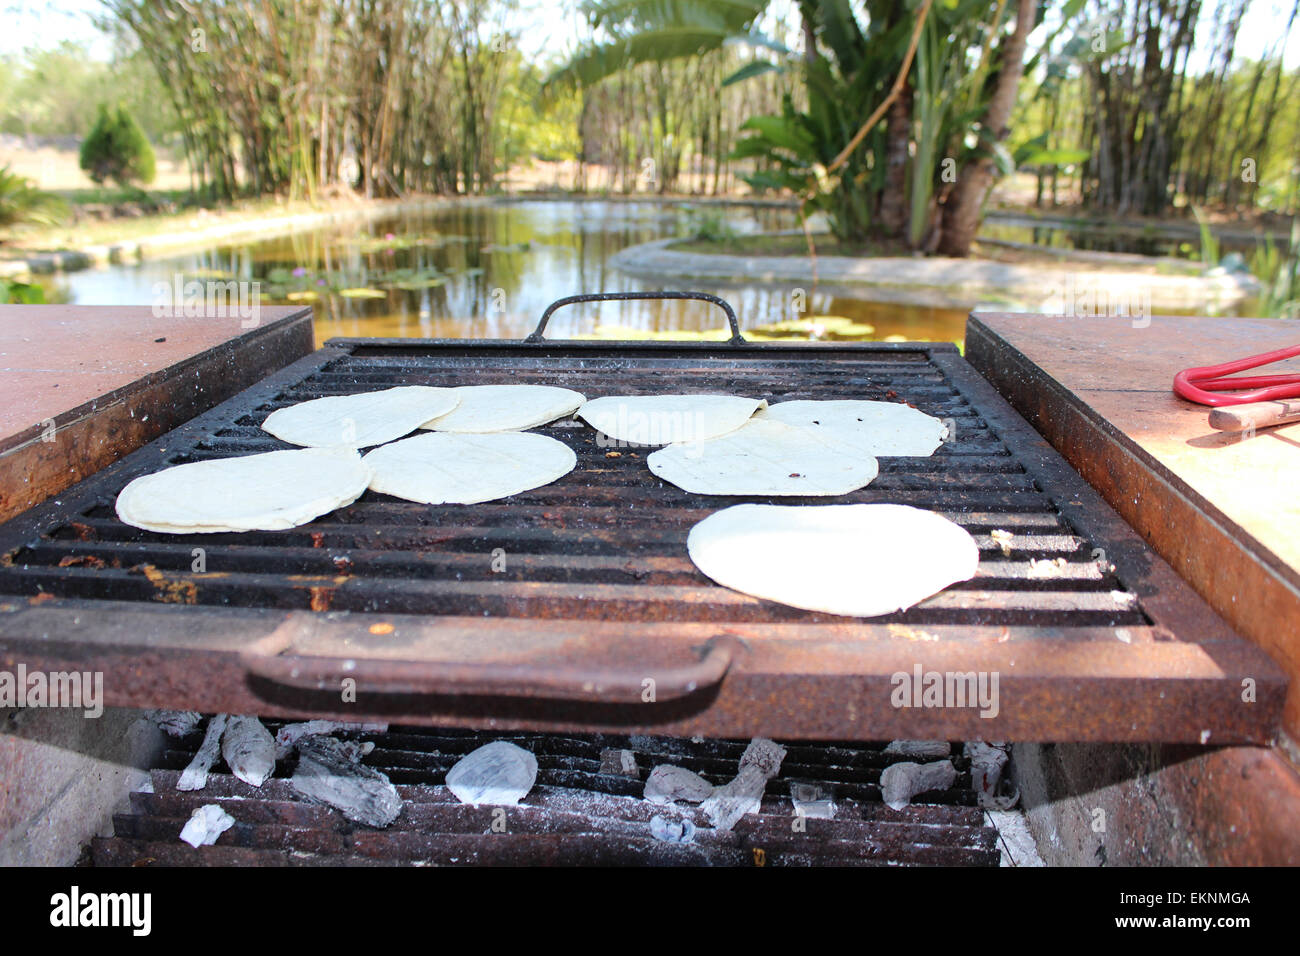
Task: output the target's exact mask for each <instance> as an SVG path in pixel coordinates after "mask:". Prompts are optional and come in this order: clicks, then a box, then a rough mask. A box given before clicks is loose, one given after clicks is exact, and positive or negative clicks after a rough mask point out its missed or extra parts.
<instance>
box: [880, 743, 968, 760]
mask: <svg viewBox="0 0 1300 956" xmlns="http://www.w3.org/2000/svg"><path fill="white" fill-rule="evenodd" d="M885 753H887V754H899V755H900V756H903V757H946V756H948V755H949V754H950V753H952V747H951V746H949V744H948V741H946V740H892V741H890V743H889V746H888V747H886V748H885Z"/></svg>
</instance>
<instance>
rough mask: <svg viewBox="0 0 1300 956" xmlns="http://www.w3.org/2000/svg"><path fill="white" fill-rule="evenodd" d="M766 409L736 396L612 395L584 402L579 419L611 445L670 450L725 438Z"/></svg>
mask: <svg viewBox="0 0 1300 956" xmlns="http://www.w3.org/2000/svg"><path fill="white" fill-rule="evenodd" d="M766 407H767V402H765V401H762V400H760V399H753V398H738V397H737V396H735V395H610V396H607V397H605V398H593V399H592V400H591V401H589V402H587V403H586V404H585V405H583V406H582V408H580V409H578V417H579V418H581V419H583V420H584V421H586V422H587V424H589V425H591V427H592V428H594V429H596V431H598V432H600V433H601V434H603V435H606V436H608V437H609V438H612V439H614V440H615V441H619V442H625V443H627V444H629V445H670V444H672V443H674V442H680V441H704V440H705V439H707V438H716V437H717V436H718V435H725V434H726V433H727V432H730V431H735V430H736V429H737V428H739V427H740V426H741V425H743V424H745V422H747V421H749V419H750V417H751V416H752V415H753V414H754V412H756V411H758V410H759V409H760V408H766Z"/></svg>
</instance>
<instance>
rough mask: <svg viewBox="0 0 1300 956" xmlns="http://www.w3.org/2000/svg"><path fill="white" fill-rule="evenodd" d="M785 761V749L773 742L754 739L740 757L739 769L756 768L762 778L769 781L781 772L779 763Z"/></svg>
mask: <svg viewBox="0 0 1300 956" xmlns="http://www.w3.org/2000/svg"><path fill="white" fill-rule="evenodd" d="M784 759H785V748H784V747H782V746H781V745H780V744H778V743H777V742H776V741H775V740H768V739H767V738H766V737H755V738H754V739H753V740H751V741H750V742H749V746H748V747H746V748H745V752H744V753H743V754H741V755H740V769H741V770H744V769H745V768H746V767H757V768H758V769H759V770H760V771H762V773H763V776H764V777H766V778H767V779H768V780H771V779H772V778H773V777H775V776H776V775H777V774H778V773H780V772H781V761H782V760H784Z"/></svg>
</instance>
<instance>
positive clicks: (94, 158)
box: [81, 105, 155, 186]
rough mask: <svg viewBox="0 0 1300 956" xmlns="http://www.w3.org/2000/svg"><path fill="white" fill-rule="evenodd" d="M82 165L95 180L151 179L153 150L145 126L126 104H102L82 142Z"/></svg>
mask: <svg viewBox="0 0 1300 956" xmlns="http://www.w3.org/2000/svg"><path fill="white" fill-rule="evenodd" d="M81 168H82V169H83V170H85V172H86V174H87V175H88V176H90V178H91V179H93V180H94V181H95V182H96V183H99V184H100V185H103V184H104V183H105V182H106V181H107V180H110V179H111V180H113V182H115V183H117V184H118V185H119V186H127V185H130V184H134V183H151V182H153V178H154V170H155V165H154V153H153V147H152V146H150V145H149V140H148V139H147V138H145V135H144V130H142V129H141V128H140V124H139V123H137V122H136V121H135V119H134V118H133V117H132V116H131V114H130V113H128V112H127V111H126V109H125V108H123V107H121V106H118V107H114V108H111V109H110V108H109V107H107V106H103V105H101V106H100V108H99V114H98V116H96V118H95V125H94V126H93V127H91V130H90V132H89V133H88V134H87V135H86V138H85V139H84V140H83V141H82V143H81Z"/></svg>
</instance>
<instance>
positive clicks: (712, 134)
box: [105, 0, 1300, 251]
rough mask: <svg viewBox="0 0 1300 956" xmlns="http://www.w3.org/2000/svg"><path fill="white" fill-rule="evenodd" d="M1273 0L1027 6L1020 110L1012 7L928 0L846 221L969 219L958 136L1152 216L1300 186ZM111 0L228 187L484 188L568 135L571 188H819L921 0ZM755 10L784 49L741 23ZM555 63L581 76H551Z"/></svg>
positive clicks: (1296, 126)
mask: <svg viewBox="0 0 1300 956" xmlns="http://www.w3.org/2000/svg"><path fill="white" fill-rule="evenodd" d="M1264 2H1265V0H1218V2H1215V3H1208V2H1206V0H1046V2H1043V3H1038V4H1034V5H1033V9H1032V10H1031V11H1030V12H1031V13H1032V14H1033V26H1034V30H1033V32H1032V33H1031V34H1030V37H1029V42H1028V44H1027V45H1026V47H1025V50H1024V54H1023V60H1024V67H1025V69H1024V79H1023V80H1022V81H1021V82H1020V83H1019V88H1018V90H1016V91H1015V108H1014V110H1013V111H1012V112H1011V115H1010V117H1009V118H1008V119H1006V120H1004V119H1003V118H1002V117H1001V116H999V115H993V114H989V113H987V109H988V108H989V106H990V104H992V105H997V97H996V96H995V95H994V94H995V93H996V91H997V88H998V84H999V82H1000V81H1001V79H1002V77H1001V65H1002V63H1003V62H1010V61H1011V59H1012V58H1010V57H1008V56H1007V52H1008V50H1009V44H1010V41H1011V40H1012V39H1014V37H1015V35H1016V32H1017V18H1016V15H1015V13H1016V11H1017V10H1019V9H1023V5H1022V4H1019V3H1017V2H1015V0H950V2H940V3H936V4H934V8H933V12H932V14H931V22H930V23H929V24H928V25H927V26H926V29H925V32H923V33H922V34H921V39H920V46H919V48H918V50H917V54H916V63H915V65H914V67H913V70H912V72H911V73H910V75H909V76H908V77H907V81H906V84H905V85H904V86H903V88H902V89H901V92H900V95H899V96H898V98H897V99H896V100H895V101H894V102H893V104H892V106H891V108H890V109H889V110H888V111H887V113H886V114H885V115H883V116H882V117H881V119H880V121H879V123H878V124H877V126H876V128H875V129H874V130H873V131H871V133H870V135H869V136H868V137H867V139H866V140H865V142H864V145H863V148H862V149H861V150H859V151H857V152H855V153H854V154H852V155H851V156H850V157H849V159H848V161H847V163H846V165H845V168H844V170H843V175H842V176H841V177H840V179H839V181H840V182H842V183H847V184H867V185H866V186H863V188H862V189H858V188H857V187H853V188H846V189H844V190H841V193H842V194H841V195H840V196H839V197H838V198H837V199H835V200H834V202H832V203H831V204H830V205H829V206H828V207H827V208H829V209H830V210H831V211H832V212H834V213H835V214H837V215H838V216H839V217H840V218H841V219H842V220H843V221H844V222H845V223H847V224H848V227H847V231H848V232H850V233H854V234H859V235H865V234H869V233H874V234H876V235H880V234H882V231H883V234H885V235H895V236H898V237H900V241H903V242H906V243H908V244H910V245H912V246H913V247H916V248H924V249H930V248H934V247H935V246H936V245H941V246H946V247H947V248H948V251H959V247H960V246H961V245H962V242H960V241H958V242H956V243H953V242H946V241H945V240H944V237H945V236H948V237H952V236H953V235H957V237H958V239H959V240H964V239H965V238H967V235H966V234H967V233H969V230H970V228H971V223H972V221H973V220H972V219H971V217H970V216H969V215H965V216H960V217H959V216H957V215H956V212H955V209H956V206H957V204H958V202H957V201H958V200H960V199H962V197H961V196H960V188H959V187H960V184H959V185H958V188H957V189H956V191H954V185H953V183H952V181H951V178H950V177H945V176H944V175H942V171H943V170H944V168H945V167H950V166H951V162H947V163H946V162H945V161H946V160H949V159H950V157H956V162H957V165H958V167H959V169H960V170H962V171H963V173H964V172H966V171H969V172H973V173H978V174H979V176H980V177H982V178H984V179H990V178H992V177H993V176H994V175H996V174H1002V173H1006V172H1008V171H1009V170H1010V169H1011V168H1012V167H1013V166H1015V167H1019V168H1020V169H1022V170H1028V171H1030V172H1034V173H1037V174H1038V185H1039V188H1038V200H1039V201H1040V202H1055V201H1056V199H1057V198H1058V197H1059V198H1061V199H1062V201H1066V202H1079V203H1082V205H1084V206H1085V207H1091V208H1093V209H1097V210H1101V211H1106V212H1110V213H1118V214H1137V215H1160V214H1163V213H1166V212H1168V211H1169V210H1170V209H1171V208H1172V207H1175V206H1187V205H1192V204H1201V205H1205V204H1225V205H1228V206H1235V207H1250V206H1256V205H1264V206H1267V207H1269V208H1272V209H1275V210H1277V211H1295V210H1296V209H1297V205H1298V195H1297V182H1298V181H1300V170H1297V168H1296V165H1295V164H1296V159H1295V157H1296V155H1297V153H1298V152H1300V71H1297V70H1295V69H1291V70H1286V69H1284V68H1283V66H1282V59H1281V54H1282V50H1283V49H1284V48H1285V46H1286V43H1287V41H1288V38H1289V37H1290V35H1291V31H1292V28H1293V27H1294V26H1296V22H1295V21H1296V20H1297V10H1298V9H1300V0H1290V2H1288V3H1286V4H1285V5H1284V6H1282V8H1281V10H1280V12H1279V13H1278V14H1277V15H1276V16H1277V19H1276V23H1277V29H1276V30H1275V31H1274V32H1273V35H1272V36H1271V37H1270V38H1269V39H1268V41H1267V42H1266V43H1265V44H1264V52H1263V55H1262V56H1259V57H1258V58H1256V59H1252V60H1244V59H1242V58H1241V57H1240V56H1239V55H1238V53H1237V48H1238V46H1239V44H1240V40H1241V34H1242V30H1243V26H1242V25H1243V22H1244V21H1245V20H1246V14H1247V13H1248V11H1250V10H1251V9H1252V4H1263V3H1264ZM105 6H106V8H107V11H108V14H109V15H108V17H107V19H106V23H108V24H109V25H110V26H111V27H112V28H113V29H114V30H116V31H117V32H118V33H119V34H120V35H122V36H123V37H126V38H127V39H128V40H129V42H130V46H131V47H133V48H134V49H135V50H136V53H135V55H136V56H140V57H145V58H147V60H148V61H149V63H150V64H151V65H152V67H153V69H154V70H155V71H156V73H157V75H158V77H159V79H160V81H161V86H162V89H164V90H165V91H166V95H167V96H168V97H169V103H168V104H167V105H168V110H167V112H168V113H169V114H173V113H174V116H175V125H176V135H177V136H178V138H179V140H180V142H181V145H182V146H183V149H184V152H185V154H186V157H187V159H188V161H189V165H190V168H191V170H192V172H193V175H194V177H195V180H196V186H197V187H198V188H199V189H200V190H202V191H203V192H205V193H207V194H208V195H210V196H212V197H213V198H227V197H231V196H234V195H237V194H266V193H282V194H283V193H287V194H293V195H314V194H316V193H317V192H319V191H322V190H324V191H328V190H332V189H356V190H358V191H359V192H361V193H363V194H365V195H366V196H398V195H404V194H407V193H418V192H434V193H483V192H488V191H492V190H495V189H499V188H503V187H504V188H508V187H509V186H510V185H511V183H510V182H509V181H507V180H506V176H507V175H508V173H509V171H510V170H511V169H512V168H514V167H517V166H519V165H523V164H527V163H528V161H529V160H532V159H542V160H567V161H571V162H570V163H569V164H568V167H567V168H571V170H572V171H571V172H570V173H566V174H565V176H564V178H562V179H561V178H558V177H557V178H555V179H554V180H552V181H550V182H547V183H544V184H542V185H549V186H553V187H558V188H562V189H573V190H578V191H583V190H604V189H608V190H614V191H621V192H632V191H653V192H661V193H662V192H699V193H712V194H722V193H728V192H735V191H738V190H739V191H744V190H745V189H746V188H747V187H746V184H749V185H750V186H752V187H753V188H757V189H769V190H771V189H776V190H777V191H782V187H784V189H785V191H787V192H788V190H789V189H790V188H792V186H791V184H792V183H793V184H796V185H798V184H799V183H805V182H806V183H808V184H810V186H809V188H813V187H814V186H816V183H815V180H816V178H817V177H818V176H822V175H823V173H824V169H823V167H825V166H826V158H827V157H833V156H836V155H838V154H839V153H840V152H841V150H842V148H843V147H844V146H845V144H846V143H847V142H848V141H849V139H850V137H851V136H852V135H853V133H854V131H855V130H856V129H857V127H858V125H859V124H860V123H861V121H862V120H863V119H865V118H866V116H867V115H868V114H869V113H870V112H871V110H872V109H873V108H874V107H875V106H876V105H877V104H878V103H879V102H880V101H881V100H882V99H883V97H884V95H885V93H886V90H887V88H888V86H889V84H890V82H891V81H892V79H893V77H894V73H895V72H896V69H897V66H898V64H899V63H900V62H901V60H902V53H903V48H904V47H905V46H906V40H907V38H908V35H909V34H910V32H911V30H912V24H913V22H914V20H915V18H916V11H917V9H918V8H919V6H920V2H919V0H917V2H912V3H892V2H885V0H863V2H858V0H852V2H851V0H798V2H794V0H792V2H789V3H787V4H785V6H784V7H782V6H781V5H779V4H778V5H776V6H775V7H774V8H773V10H769V9H767V8H768V5H767V4H765V3H762V2H757V0H753V2H751V0H728V2H727V3H720V2H711V0H673V2H671V3H669V2H665V3H662V4H655V3H646V2H640V3H632V2H629V0H619V2H610V0H606V2H595V0H589V2H582V3H578V2H576V0H575V2H570V3H562V4H555V5H554V8H555V9H557V11H558V10H563V11H564V13H565V15H572V14H574V13H575V12H576V14H577V15H576V17H575V20H574V22H575V23H577V24H578V25H579V26H578V27H577V36H576V39H574V38H572V37H570V38H569V39H568V40H563V39H561V40H559V41H557V42H556V43H555V44H553V45H550V46H548V47H547V49H548V51H550V50H553V51H554V52H548V53H547V54H545V55H534V56H531V57H530V56H528V55H526V54H524V53H523V52H521V45H520V43H519V42H518V41H519V39H520V38H519V37H518V36H517V35H515V34H514V33H512V31H517V30H519V29H520V27H519V21H518V18H517V17H516V16H514V14H515V13H516V12H517V11H515V9H514V6H515V5H514V4H511V3H508V2H505V0H223V2H220V3H206V2H202V3H200V2H193V0H105ZM715 10H723V11H726V12H725V13H724V14H717V15H716V17H717V18H718V24H719V26H718V30H719V31H720V33H719V36H718V37H717V38H716V39H717V42H710V43H705V44H701V43H700V42H699V40H698V32H697V33H696V34H692V37H693V38H692V39H688V40H687V41H682V40H680V39H678V40H677V41H676V42H677V44H678V45H677V46H673V45H672V43H673V42H674V41H672V40H665V39H664V37H666V36H667V37H671V36H673V35H675V34H674V31H673V29H672V28H673V27H674V24H673V23H671V22H659V23H655V22H654V21H653V20H652V18H651V16H650V14H651V13H653V14H654V15H655V16H657V17H659V19H660V20H661V21H663V20H664V18H668V19H669V20H671V18H673V17H678V18H686V19H688V20H691V21H692V22H693V23H695V24H709V23H711V22H712V20H711V18H714V17H715V13H714V12H713V11H715ZM629 11H630V12H629ZM1288 14H1289V15H1288ZM620 16H621V17H622V20H621V21H620V20H618V19H617V18H618V17H620ZM758 16H762V17H763V18H765V19H763V21H762V22H761V23H758V25H759V26H761V27H762V32H765V33H766V34H768V35H769V36H770V37H773V38H775V39H777V40H779V41H780V42H781V43H783V44H787V45H788V46H789V49H786V50H785V51H784V52H783V53H782V52H774V50H776V48H777V47H779V46H780V44H773V45H770V46H769V47H768V48H762V47H761V46H759V47H755V46H754V45H752V44H746V43H745V42H744V41H745V40H746V39H747V36H752V34H753V33H755V32H758V31H757V30H756V27H755V24H756V22H757V21H756V20H755V17H758ZM548 17H549V11H548ZM557 17H558V13H557ZM727 18H731V19H734V20H735V22H734V23H733V22H730V20H728V19H727ZM678 26H680V25H678ZM651 28H653V29H651ZM680 34H681V30H680V29H678V30H677V31H676V35H680ZM723 35H725V36H726V39H727V42H726V43H723V42H721V37H722V36H723ZM557 36H560V37H563V36H564V33H563V31H557ZM611 37H613V38H614V40H616V41H617V43H616V44H614V45H612V46H610V45H608V44H607V47H608V49H606V50H605V54H606V55H611V51H612V54H613V55H617V56H618V57H621V58H618V59H615V60H612V61H610V60H608V59H607V60H606V61H604V62H596V61H594V60H593V59H592V58H591V56H587V58H586V59H584V56H585V55H586V54H585V53H584V51H586V52H587V53H590V52H591V51H593V50H594V51H597V52H599V51H600V49H601V43H602V41H607V40H609V38H611ZM846 38H851V39H852V44H848V42H847V40H846ZM736 40H738V41H741V42H739V43H737V42H732V41H736ZM683 42H684V43H685V45H684V46H683V45H681V44H682V43H683ZM574 43H576V44H577V46H576V48H574V49H568V50H567V52H565V51H563V50H561V49H559V48H561V47H566V46H568V47H572V46H573V44H574ZM655 44H659V46H658V47H656V46H655ZM665 44H667V45H665ZM800 47H802V49H803V51H804V52H803V53H802V54H800V53H799V52H798V48H800ZM801 56H802V57H803V61H802V62H801V61H800V57H801ZM566 69H567V70H568V72H569V73H570V74H571V77H570V78H571V79H573V78H576V81H575V82H571V83H567V84H566V83H556V82H554V80H555V78H556V76H557V75H559V74H564V73H565V71H566ZM584 73H585V74H587V75H586V76H583V74H584ZM813 81H816V82H813ZM827 91H830V92H831V93H832V94H834V95H832V96H830V97H829V99H828V95H827ZM819 111H822V112H825V113H826V114H827V115H826V117H824V119H825V122H823V123H821V126H823V127H824V128H825V129H824V133H822V132H819V135H822V136H824V139H825V142H821V141H818V142H815V143H814V144H813V146H814V147H815V148H814V149H805V147H806V146H807V144H806V143H804V142H803V139H804V137H803V136H802V134H800V135H795V134H796V132H797V130H796V126H799V127H807V126H808V124H809V123H810V122H811V121H812V120H816V119H817V118H818V116H819V115H820V114H819ZM147 120H148V118H146V125H149V124H148V121H147ZM999 127H1002V134H1003V135H1002V137H999V136H996V135H993V134H994V133H996V132H997V131H998V128H999ZM765 138H766V140H767V141H764V140H765ZM1003 139H1004V140H1005V141H1002V140H1003ZM800 151H804V152H807V153H808V156H807V157H805V158H800V157H798V156H797V155H795V154H797V153H799V152H800ZM805 159H806V161H805ZM823 185H824V182H823ZM799 188H802V186H800V187H799ZM864 189H865V190H867V191H865V192H864V191H863V190H864ZM795 191H796V192H798V191H799V189H796V190H795ZM981 192H982V190H974V191H972V196H973V198H970V199H965V200H962V201H965V202H968V203H969V202H978V201H979V199H980V193H981ZM950 204H951V207H950ZM944 217H948V218H950V219H952V220H953V221H952V222H949V223H947V224H944V223H943V222H942V220H943V219H944ZM958 220H964V222H961V221H958Z"/></svg>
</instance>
